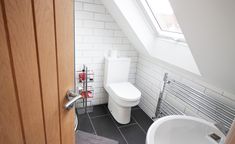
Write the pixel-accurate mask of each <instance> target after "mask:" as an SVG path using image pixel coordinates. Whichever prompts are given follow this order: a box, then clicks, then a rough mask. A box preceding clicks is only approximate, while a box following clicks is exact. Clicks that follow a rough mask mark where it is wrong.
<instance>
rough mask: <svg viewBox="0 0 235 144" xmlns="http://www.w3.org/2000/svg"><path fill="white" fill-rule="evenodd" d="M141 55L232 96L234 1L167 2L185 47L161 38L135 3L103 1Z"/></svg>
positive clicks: (234, 87)
mask: <svg viewBox="0 0 235 144" xmlns="http://www.w3.org/2000/svg"><path fill="white" fill-rule="evenodd" d="M102 1H103V3H104V5H105V6H106V8H107V9H108V10H109V12H110V13H111V15H112V16H113V17H114V19H115V20H116V21H117V23H118V24H119V25H120V27H121V28H122V29H123V31H124V33H125V34H126V35H127V37H128V38H129V39H130V41H131V42H132V44H133V45H134V46H135V47H136V48H137V50H138V51H139V52H141V53H144V54H147V55H149V56H151V57H155V58H157V59H159V60H161V61H164V62H167V63H169V64H170V65H174V66H177V67H180V68H182V69H184V70H186V71H190V72H192V73H194V74H198V75H200V74H201V76H202V77H203V79H205V80H206V81H207V82H208V83H211V84H213V85H215V86H217V87H220V88H223V89H225V90H227V91H229V92H231V93H235V76H233V74H235V64H233V63H234V62H235V58H234V56H233V55H235V27H233V26H235V1H233V0H227V1H220V0H206V1H204V0H170V2H171V5H172V7H173V9H174V12H175V15H176V17H177V20H178V22H179V24H180V26H181V29H182V31H183V33H184V36H185V38H186V41H187V44H188V46H187V45H181V44H178V43H176V42H172V41H167V40H164V39H162V38H160V37H159V36H158V35H157V34H156V32H154V30H153V29H152V27H151V26H150V25H149V23H148V20H147V19H146V15H144V13H143V11H142V9H141V8H140V5H139V4H138V0H102Z"/></svg>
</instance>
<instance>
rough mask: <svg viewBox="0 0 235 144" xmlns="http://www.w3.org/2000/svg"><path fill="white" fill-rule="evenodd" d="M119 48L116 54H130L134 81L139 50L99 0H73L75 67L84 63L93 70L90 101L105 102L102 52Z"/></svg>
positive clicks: (130, 78)
mask: <svg viewBox="0 0 235 144" xmlns="http://www.w3.org/2000/svg"><path fill="white" fill-rule="evenodd" d="M110 49H112V50H118V55H119V56H125V57H130V58H131V70H130V74H129V81H130V82H132V83H135V74H136V65H137V58H138V53H137V52H136V50H135V49H134V48H133V46H132V45H131V44H130V42H129V40H128V39H127V38H126V36H125V35H124V34H123V32H122V30H121V29H120V28H119V26H118V25H117V24H116V22H115V21H114V19H113V18H112V16H111V15H110V14H109V12H108V11H107V10H106V8H105V7H104V5H103V4H102V3H101V1H99V0H75V53H76V54H75V55H76V57H75V59H76V70H80V69H81V67H82V65H83V64H86V65H87V66H88V67H89V68H90V69H92V70H94V73H95V77H94V81H95V82H94V83H93V84H92V85H93V86H94V88H95V96H94V98H92V99H90V100H92V104H101V103H106V102H107V94H106V92H105V91H104V89H103V74H104V56H105V55H107V54H108V51H109V50H110Z"/></svg>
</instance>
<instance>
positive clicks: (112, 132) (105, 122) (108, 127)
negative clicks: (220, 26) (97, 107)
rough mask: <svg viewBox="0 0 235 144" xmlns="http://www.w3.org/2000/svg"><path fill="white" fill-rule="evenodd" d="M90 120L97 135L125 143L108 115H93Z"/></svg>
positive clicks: (120, 143) (121, 143)
mask: <svg viewBox="0 0 235 144" xmlns="http://www.w3.org/2000/svg"><path fill="white" fill-rule="evenodd" d="M91 120H92V123H93V125H94V127H95V130H96V133H97V135H99V136H103V137H107V138H110V139H114V140H117V141H119V144H126V142H125V140H124V138H123V137H122V135H121V133H120V132H119V130H118V129H117V127H116V126H115V124H114V122H113V120H112V118H111V117H110V116H109V115H106V116H101V117H95V118H92V119H91Z"/></svg>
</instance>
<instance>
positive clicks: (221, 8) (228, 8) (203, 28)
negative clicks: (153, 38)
mask: <svg viewBox="0 0 235 144" xmlns="http://www.w3.org/2000/svg"><path fill="white" fill-rule="evenodd" d="M170 2H171V5H172V7H173V9H174V12H175V15H176V17H177V20H178V22H179V24H180V27H181V29H182V31H183V33H184V36H185V38H186V41H187V43H188V45H189V47H190V49H191V51H192V54H193V56H194V58H195V60H196V63H197V65H198V67H199V70H200V72H201V75H202V77H204V78H205V79H206V80H207V81H208V82H210V83H212V84H214V85H216V86H218V87H221V88H224V89H225V90H227V91H230V92H232V93H233V94H234V93H235V1H234V0H170Z"/></svg>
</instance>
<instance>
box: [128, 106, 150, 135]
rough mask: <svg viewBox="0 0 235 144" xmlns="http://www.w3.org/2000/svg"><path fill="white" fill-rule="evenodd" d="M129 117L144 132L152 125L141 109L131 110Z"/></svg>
mask: <svg viewBox="0 0 235 144" xmlns="http://www.w3.org/2000/svg"><path fill="white" fill-rule="evenodd" d="M131 115H132V116H133V118H134V119H135V120H136V121H137V123H138V124H139V125H140V126H141V127H142V128H143V129H144V130H145V132H147V131H148V128H149V127H150V125H151V124H152V123H153V120H152V119H151V118H150V117H149V116H148V115H147V114H146V113H145V112H144V111H143V110H142V109H133V110H132V111H131Z"/></svg>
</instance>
